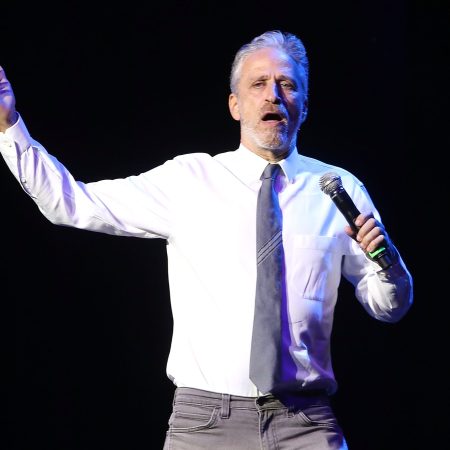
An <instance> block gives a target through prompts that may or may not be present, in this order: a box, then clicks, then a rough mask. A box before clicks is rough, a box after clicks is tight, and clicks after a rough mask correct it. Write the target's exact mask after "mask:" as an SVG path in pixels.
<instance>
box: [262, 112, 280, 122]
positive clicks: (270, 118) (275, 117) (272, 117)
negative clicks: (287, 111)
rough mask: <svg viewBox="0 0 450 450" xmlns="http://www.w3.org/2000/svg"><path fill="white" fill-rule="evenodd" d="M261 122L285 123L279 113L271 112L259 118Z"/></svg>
mask: <svg viewBox="0 0 450 450" xmlns="http://www.w3.org/2000/svg"><path fill="white" fill-rule="evenodd" d="M261 120H262V121H263V122H281V121H285V117H284V115H283V114H281V113H278V112H272V111H271V112H266V113H264V114H263V116H262V117H261Z"/></svg>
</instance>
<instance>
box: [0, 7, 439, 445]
mask: <svg viewBox="0 0 450 450" xmlns="http://www.w3.org/2000/svg"><path fill="white" fill-rule="evenodd" d="M443 3H444V2H442V4H443ZM424 5H425V2H424V3H423V4H421V3H418V2H416V3H413V2H406V1H396V2H390V1H387V0H386V1H381V2H363V1H353V2H329V3H325V2H319V1H318V2H310V1H308V2H303V1H297V2H284V3H281V2H278V3H277V2H267V1H259V2H245V1H244V2H236V3H234V2H229V1H227V2H220V3H215V2H200V1H195V2H183V1H173V0H171V1H167V2H164V3H161V4H160V3H155V4H153V5H150V4H145V5H141V4H140V3H138V2H135V3H134V2H130V1H129V2H122V3H121V4H118V5H116V6H113V5H112V4H108V3H105V4H104V5H103V6H102V5H101V4H99V3H95V2H86V3H84V2H61V3H60V4H57V3H55V4H54V5H52V6H50V5H45V4H43V3H42V2H35V3H34V4H33V5H29V6H25V5H19V4H14V3H13V4H11V5H3V6H2V46H1V47H0V64H1V65H3V66H4V68H5V70H6V73H7V75H8V78H9V79H10V81H11V82H12V84H13V87H14V90H15V94H16V98H17V108H18V110H19V112H20V113H21V114H22V116H23V118H24V120H25V121H26V124H27V126H28V129H29V131H30V132H31V134H32V136H33V137H34V138H35V139H37V140H39V141H40V142H41V143H42V144H43V145H44V146H45V147H46V148H47V149H48V150H49V151H50V152H51V153H52V154H54V155H55V156H56V157H57V158H58V159H59V160H60V161H62V162H63V163H64V164H65V165H66V166H68V167H69V168H70V169H71V171H72V173H73V174H74V175H75V177H77V178H78V179H80V180H83V181H94V180H97V179H101V178H114V177H122V176H126V175H129V174H136V173H139V172H142V171H145V170H147V169H149V168H151V167H153V166H156V165H157V164H160V163H162V162H163V161H165V160H166V159H168V158H171V157H173V156H175V155H177V154H180V153H188V152H193V151H204V152H209V153H217V152H219V151H223V150H228V149H233V148H236V147H237V145H238V140H239V134H238V132H239V130H238V124H237V123H235V122H234V121H233V120H232V119H231V117H230V116H229V113H228V108H227V97H228V75H229V68H230V64H231V61H232V58H233V55H234V52H235V51H236V50H237V48H238V47H239V46H240V45H242V44H243V43H245V42H247V41H248V40H249V39H251V38H252V37H253V36H255V35H256V34H259V33H261V32H263V31H266V30H268V29H276V28H278V29H283V30H287V31H291V32H294V33H296V34H298V35H299V36H300V37H301V38H302V39H303V40H304V43H305V45H306V47H307V50H308V54H309V58H310V65H311V69H310V109H309V116H308V120H307V122H306V123H305V124H304V127H303V131H302V133H301V137H300V141H299V149H300V152H302V153H304V154H307V155H309V156H313V157H317V158H319V159H323V160H325V161H328V162H330V163H334V164H337V165H341V166H343V167H345V168H347V169H349V170H351V171H353V172H354V173H355V174H356V175H357V176H358V177H359V178H360V179H361V180H363V181H364V182H365V184H366V185H367V187H368V189H369V192H370V193H371V195H372V198H373V200H374V201H375V204H376V205H377V207H378V209H379V211H380V212H381V215H382V218H383V221H384V222H385V225H386V226H387V228H388V230H389V232H390V234H391V237H392V238H393V239H394V241H395V243H396V244H397V246H398V248H399V249H400V250H401V253H402V255H403V258H404V260H405V261H406V263H407V265H408V266H409V268H410V270H411V272H412V273H413V276H414V279H415V304H414V306H413V308H412V310H411V311H410V313H409V314H408V315H407V316H406V317H405V318H404V319H403V320H402V321H400V322H399V323H397V324H395V325H392V324H384V323H381V322H377V321H375V320H373V319H371V318H370V317H369V316H368V315H367V314H365V313H364V312H363V310H362V308H361V307H360V305H359V304H358V303H357V301H356V300H355V299H354V297H353V292H352V290H351V289H350V286H348V285H347V284H346V283H345V282H343V283H342V286H341V288H340V290H341V296H340V300H339V302H338V306H337V310H336V319H335V329H334V334H333V341H332V351H333V361H334V368H335V372H336V376H337V379H338V382H339V390H338V393H337V394H336V395H335V397H334V399H333V400H334V403H335V408H336V412H337V414H338V416H339V418H340V421H341V423H342V425H343V427H344V429H345V431H346V435H347V439H348V442H349V445H350V448H351V449H353V450H372V449H373V450H390V449H399V448H401V449H406V448H408V449H416V448H417V449H419V448H427V449H428V448H430V449H431V448H439V447H433V446H432V445H431V443H430V442H431V440H432V439H434V438H435V437H436V433H438V430H439V429H440V426H439V425H438V422H440V421H442V420H443V416H442V414H441V413H439V414H438V413H437V412H436V407H437V405H438V404H441V399H442V396H441V393H442V392H443V389H445V388H441V387H439V380H440V379H442V375H439V372H440V363H441V362H442V361H439V362H436V361H434V360H433V358H434V357H435V355H434V353H433V351H432V349H434V348H436V346H437V345H439V344H440V343H442V342H443V335H442V334H441V333H440V331H441V330H440V329H439V326H438V324H437V322H436V316H435V314H436V313H435V311H434V309H433V308H432V307H431V304H430V303H432V302H431V300H433V298H432V297H433V296H432V295H431V294H430V290H429V284H430V281H429V277H427V278H425V276H424V274H425V273H427V274H429V273H430V267H429V266H428V264H427V262H426V261H425V259H424V258H422V257H421V256H422V255H423V244H422V243H421V242H420V240H421V239H423V237H422V233H421V232H419V230H423V231H424V232H425V230H424V229H421V225H422V224H421V223H420V222H419V219H418V217H417V216H419V214H417V212H418V211H417V195H416V193H415V192H414V193H413V195H412V186H411V184H412V183H411V181H412V179H416V178H417V176H418V174H419V166H418V164H419V163H420V164H422V163H421V161H422V157H421V158H420V161H419V158H418V156H417V153H418V152H419V150H420V152H421V153H422V154H425V156H427V157H431V158H432V154H430V153H429V152H427V151H425V152H424V150H423V148H422V144H423V143H424V141H425V139H427V143H430V141H429V140H428V139H429V132H430V131H431V130H432V129H433V128H434V127H435V124H436V119H438V118H439V113H438V110H439V109H438V108H439V106H440V105H441V103H442V97H441V92H440V91H439V89H438V88H437V83H436V81H438V79H439V77H441V76H442V75H441V72H440V71H437V72H435V71H434V70H433V69H432V68H431V59H432V58H433V57H441V52H442V54H443V51H444V50H445V51H446V50H447V48H448V44H447V41H445V40H444V39H443V34H442V33H441V31H440V30H441V28H440V25H442V24H445V23H446V20H447V18H446V15H445V14H441V8H440V5H441V3H440V2H435V3H434V4H433V2H428V3H427V5H428V7H427V8H425V7H424ZM442 10H443V8H442ZM436 59H437V58H436ZM442 79H443V78H442ZM425 86H426V89H425ZM431 104H433V107H430V106H429V105H431ZM424 110H427V114H426V117H425V118H424V117H423V112H424ZM418 121H420V126H418ZM435 144H438V146H439V144H440V143H438V142H436V143H435ZM433 148H436V147H435V146H431V145H430V146H428V147H427V149H429V150H430V151H432V149H433ZM420 169H424V170H425V168H424V167H422V166H420ZM428 175H430V174H428ZM408 181H409V182H408ZM417 190H418V189H417ZM0 195H1V198H2V204H1V207H2V213H1V217H2V220H1V223H0V227H1V229H0V230H1V236H2V258H1V261H0V270H1V274H2V287H1V290H0V296H1V299H2V301H1V308H2V312H3V314H2V316H3V323H4V326H3V330H5V336H4V337H5V338H4V340H3V342H4V349H5V353H4V354H5V355H6V354H8V355H9V354H10V355H11V357H9V356H5V357H4V360H5V361H7V363H6V367H7V370H6V372H5V373H6V374H7V375H8V377H9V378H10V382H9V381H8V383H7V384H6V386H7V391H8V393H9V396H8V399H9V401H8V403H7V408H6V410H5V412H4V418H5V419H6V420H5V423H6V424H7V425H8V434H7V436H8V441H7V444H6V445H5V446H3V448H5V449H17V450H19V449H20V450H28V449H33V450H40V449H43V450H44V449H45V450H53V449H58V450H88V449H89V450H90V449H103V448H104V449H106V448H108V449H111V450H112V449H121V450H138V449H139V450H140V449H144V448H150V447H151V448H162V443H163V440H164V435H165V430H166V426H167V419H168V416H169V413H170V408H171V400H172V393H173V386H172V384H171V382H170V381H169V380H168V379H167V377H166V374H165V364H166V358H167V354H168V350H169V345H170V337H171V330H172V319H171V311H170V303H169V296H168V284H167V274H166V268H167V267H166V254H165V244H164V242H162V241H159V240H141V239H134V238H119V237H111V236H107V235H101V234H96V233H88V232H86V231H79V230H74V229H70V228H64V227H55V226H54V225H51V224H50V223H49V222H47V221H46V219H44V218H43V216H41V215H40V213H39V211H38V210H37V208H36V206H35V205H34V203H33V202H32V201H31V200H30V199H29V198H28V197H27V196H26V195H25V193H24V192H23V191H22V190H21V188H20V187H19V185H18V184H17V182H16V181H15V180H14V179H13V177H12V176H11V174H10V173H9V171H8V169H7V168H6V166H5V165H4V164H1V165H0ZM421 205H423V203H421ZM419 212H421V211H419ZM425 280H426V281H425ZM425 290H426V293H427V295H425ZM444 297H445V294H444ZM447 297H448V295H447ZM435 332H436V334H434V333H435ZM438 336H439V337H438ZM8 351H9V353H8ZM444 385H445V383H444ZM10 387H11V388H10ZM430 387H431V388H432V390H431V392H432V395H430V389H429V388H430ZM444 399H445V397H444ZM444 399H442V402H444ZM426 418H427V419H426ZM425 442H427V444H426V445H424V443H425Z"/></svg>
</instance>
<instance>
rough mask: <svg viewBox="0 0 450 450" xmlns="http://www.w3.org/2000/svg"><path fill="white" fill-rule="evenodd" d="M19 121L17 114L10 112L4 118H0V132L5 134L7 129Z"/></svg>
mask: <svg viewBox="0 0 450 450" xmlns="http://www.w3.org/2000/svg"><path fill="white" fill-rule="evenodd" d="M18 120H19V113H18V112H17V111H16V110H14V111H11V112H10V114H8V115H7V116H6V117H4V118H0V131H1V132H3V133H4V132H5V131H6V130H7V129H8V128H9V127H11V126H13V125H14V124H15V123H16V122H17V121H18Z"/></svg>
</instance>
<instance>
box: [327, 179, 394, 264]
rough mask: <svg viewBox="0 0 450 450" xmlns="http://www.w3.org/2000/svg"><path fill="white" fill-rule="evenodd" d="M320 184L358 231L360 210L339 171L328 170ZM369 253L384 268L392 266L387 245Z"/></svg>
mask: <svg viewBox="0 0 450 450" xmlns="http://www.w3.org/2000/svg"><path fill="white" fill-rule="evenodd" d="M319 185H320V189H321V190H322V192H324V193H325V194H327V195H329V196H330V198H331V200H333V202H334V204H335V205H336V206H337V208H338V209H339V211H341V213H342V214H343V215H344V217H345V219H346V220H347V222H348V224H349V225H350V227H351V229H352V230H353V231H354V232H355V233H357V232H358V231H359V228H360V227H357V226H356V225H355V219H356V217H357V216H359V214H360V212H359V211H358V208H357V207H356V206H355V204H354V203H353V200H352V199H351V198H350V196H349V195H348V194H347V191H346V190H345V189H344V187H343V186H342V180H341V177H340V176H339V175H338V174H337V173H334V172H327V173H326V174H324V175H322V176H321V177H320V180H319ZM368 255H369V256H370V258H371V259H372V260H373V261H376V262H377V263H378V264H379V265H380V267H381V268H382V269H388V268H389V267H391V266H392V260H391V258H390V256H389V255H388V252H387V250H386V247H379V248H377V249H376V250H374V251H373V252H368Z"/></svg>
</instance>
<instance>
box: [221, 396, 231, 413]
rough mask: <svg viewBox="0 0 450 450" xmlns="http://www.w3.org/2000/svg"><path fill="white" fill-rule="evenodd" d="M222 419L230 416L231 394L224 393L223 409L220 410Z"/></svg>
mask: <svg viewBox="0 0 450 450" xmlns="http://www.w3.org/2000/svg"><path fill="white" fill-rule="evenodd" d="M220 417H221V418H222V419H228V418H229V417H230V394H222V410H221V411H220Z"/></svg>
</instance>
